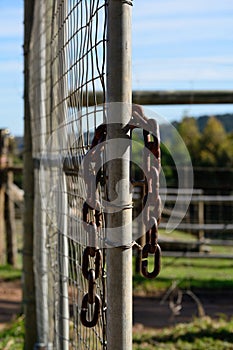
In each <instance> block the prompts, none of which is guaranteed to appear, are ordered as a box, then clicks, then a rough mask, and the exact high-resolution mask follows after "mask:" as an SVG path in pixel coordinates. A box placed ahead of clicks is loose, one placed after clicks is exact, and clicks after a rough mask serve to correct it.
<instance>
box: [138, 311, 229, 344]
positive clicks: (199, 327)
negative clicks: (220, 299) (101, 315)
mask: <svg viewBox="0 0 233 350" xmlns="http://www.w3.org/2000/svg"><path fill="white" fill-rule="evenodd" d="M133 349H134V350H139V349H140V350H141V349H143V350H154V349H156V350H207V349H208V350H232V349H233V318H232V319H231V320H226V319H224V318H220V319H219V320H212V319H211V318H209V317H205V318H202V319H196V320H194V321H193V322H191V323H188V324H178V325H176V326H175V327H171V328H165V329H163V330H154V329H153V330H142V331H138V330H136V331H135V334H134V346H133Z"/></svg>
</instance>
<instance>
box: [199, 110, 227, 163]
mask: <svg viewBox="0 0 233 350" xmlns="http://www.w3.org/2000/svg"><path fill="white" fill-rule="evenodd" d="M226 140H227V133H226V131H225V129H224V127H223V125H222V123H221V122H220V121H219V120H218V119H216V118H215V117H210V118H209V119H208V121H207V123H206V126H205V128H204V130H203V134H202V137H201V142H200V144H201V151H200V160H201V165H204V166H224V165H226V164H225V163H226V158H227V157H228V156H227V155H226V149H227V148H228V143H226Z"/></svg>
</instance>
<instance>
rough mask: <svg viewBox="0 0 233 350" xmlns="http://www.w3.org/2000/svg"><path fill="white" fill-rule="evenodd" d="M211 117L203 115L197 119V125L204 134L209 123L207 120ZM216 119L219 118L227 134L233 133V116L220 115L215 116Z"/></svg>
mask: <svg viewBox="0 0 233 350" xmlns="http://www.w3.org/2000/svg"><path fill="white" fill-rule="evenodd" d="M209 117H210V116H207V115H203V116H200V117H198V118H197V125H198V128H199V130H200V131H201V132H202V131H203V129H204V128H205V125H206V123H207V120H208V118H209ZM214 117H215V118H217V119H218V120H219V121H220V122H221V123H222V125H223V126H224V128H225V130H226V132H232V131H233V114H229V113H228V114H220V115H215V116H214Z"/></svg>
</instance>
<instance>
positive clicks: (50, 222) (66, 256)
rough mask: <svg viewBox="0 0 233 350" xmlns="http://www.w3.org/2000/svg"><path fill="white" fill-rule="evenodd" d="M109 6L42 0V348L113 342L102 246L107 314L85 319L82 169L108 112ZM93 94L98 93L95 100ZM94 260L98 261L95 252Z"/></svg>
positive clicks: (38, 11)
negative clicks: (89, 323)
mask: <svg viewBox="0 0 233 350" xmlns="http://www.w3.org/2000/svg"><path fill="white" fill-rule="evenodd" d="M106 8H107V2H106V1H104V0H98V1H96V0H88V1H86V0H80V1H74V0H68V1H63V0H43V1H39V0H36V1H35V8H34V23H33V30H32V35H31V42H30V105H31V115H32V120H31V126H32V140H33V158H34V177H35V201H34V205H35V208H34V229H35V239H34V259H35V269H34V270H35V280H36V301H37V323H38V324H37V331H38V344H37V348H38V349H40V348H42V347H44V346H47V347H48V348H56V349H93V350H94V349H104V348H106V292H105V284H106V273H105V252H104V250H103V249H101V254H102V261H101V267H100V269H101V273H100V276H99V278H96V280H95V283H96V294H97V295H98V296H99V297H100V299H101V309H100V317H99V318H98V322H97V323H96V325H95V326H94V327H91V328H89V327H85V326H84V325H83V324H82V322H81V321H80V314H81V312H83V307H82V306H83V297H84V295H85V294H86V293H87V291H88V281H87V279H86V278H85V277H84V276H83V266H82V265H83V254H84V249H85V248H86V247H87V246H88V245H90V242H89V241H88V239H89V238H88V236H87V235H86V234H85V230H84V225H83V205H84V202H85V198H86V196H87V193H86V191H87V187H86V184H85V181H84V176H83V174H82V173H81V172H79V167H80V164H81V162H82V160H83V157H84V155H85V154H86V153H87V152H88V150H89V149H90V147H91V143H92V138H93V135H94V131H95V129H96V127H97V126H98V125H99V124H101V123H103V122H104V118H105V111H104V108H103V107H102V108H101V107H98V108H97V98H96V97H95V96H96V91H97V90H98V91H102V101H99V100H98V102H101V103H103V102H104V101H105V95H106V93H105V79H106V78H105V75H106V64H105V56H106V55H105V51H106V37H107V34H106V18H107V15H106V11H107V10H106ZM89 94H91V95H92V96H93V99H94V104H93V103H92V106H91V107H90V106H89V98H88V96H89ZM71 102H72V103H71ZM72 104H73V105H75V107H71V106H72ZM98 192H99V198H100V201H101V198H104V196H105V192H106V190H105V186H104V184H103V185H99V188H98ZM104 227H105V223H104V219H103V220H102V228H99V230H98V239H99V240H103V239H104V234H105V233H104ZM102 246H103V245H102ZM88 261H89V265H90V267H92V268H95V265H94V263H95V261H94V259H93V258H92V256H91V255H89V256H88ZM94 305H95V304H94ZM94 307H95V306H94ZM84 311H85V310H84ZM86 313H87V315H86V317H87V321H90V318H91V317H92V316H93V306H91V305H90V304H89V306H88V310H86Z"/></svg>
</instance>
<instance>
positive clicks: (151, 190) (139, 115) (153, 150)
mask: <svg viewBox="0 0 233 350" xmlns="http://www.w3.org/2000/svg"><path fill="white" fill-rule="evenodd" d="M131 123H132V127H131V129H134V128H139V127H140V128H142V129H143V139H144V146H145V148H144V150H143V162H144V166H143V169H144V171H145V176H144V179H143V181H142V182H143V186H145V196H144V198H143V223H144V225H145V228H146V234H145V240H146V244H145V245H144V247H142V248H141V249H140V261H141V264H140V267H141V273H142V275H143V276H145V277H146V278H149V279H151V278H155V277H156V276H157V275H158V274H159V272H160V268H161V249H160V246H159V245H158V242H157V241H158V224H159V222H160V217H161V199H160V196H159V173H160V168H161V161H160V135H159V127H158V124H157V122H156V121H155V120H154V119H147V118H146V117H145V116H144V114H143V110H142V108H141V107H140V106H134V109H133V116H132V121H131ZM149 254H153V255H154V268H153V271H152V272H149V271H148V256H149Z"/></svg>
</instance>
